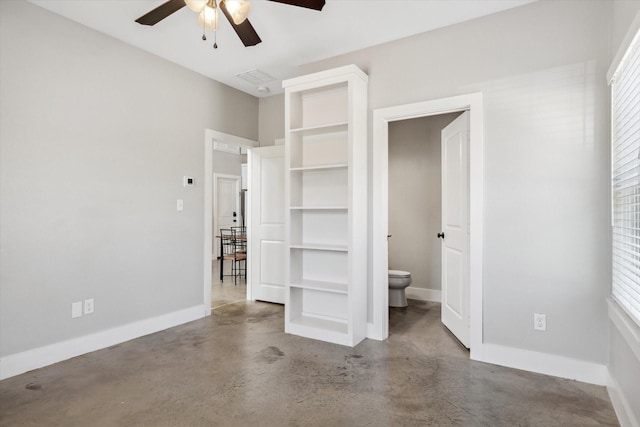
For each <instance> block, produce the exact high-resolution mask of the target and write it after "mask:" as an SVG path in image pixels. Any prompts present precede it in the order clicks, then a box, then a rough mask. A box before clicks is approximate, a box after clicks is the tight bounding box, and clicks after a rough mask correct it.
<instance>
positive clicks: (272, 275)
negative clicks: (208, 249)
mask: <svg viewBox="0 0 640 427" xmlns="http://www.w3.org/2000/svg"><path fill="white" fill-rule="evenodd" d="M248 169H249V180H248V189H247V192H248V197H249V209H248V212H249V218H250V219H249V224H248V238H249V245H248V246H249V248H248V249H249V254H248V256H249V263H250V265H249V286H250V289H251V299H254V300H260V301H267V302H274V303H278V304H284V290H285V284H284V281H285V274H284V273H285V254H286V246H285V201H284V196H285V188H284V177H285V175H284V174H285V169H284V146H282V145H279V146H274V147H263V148H253V149H251V150H249V154H248Z"/></svg>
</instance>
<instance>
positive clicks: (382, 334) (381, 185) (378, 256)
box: [367, 92, 484, 360]
mask: <svg viewBox="0 0 640 427" xmlns="http://www.w3.org/2000/svg"><path fill="white" fill-rule="evenodd" d="M465 110H469V113H470V114H469V115H470V117H469V131H470V140H469V287H470V289H469V291H470V292H469V294H470V298H469V311H470V319H469V320H470V326H469V329H470V330H469V335H470V337H469V338H470V339H469V345H470V351H471V353H470V356H471V359H473V360H482V342H483V321H482V292H483V280H482V257H483V252H482V249H483V188H484V187H483V146H484V113H483V100H482V93H481V92H476V93H470V94H465V95H458V96H452V97H448V98H440V99H434V100H429V101H423V102H416V103H412V104H405V105H397V106H393V107H386V108H379V109H376V110H374V111H373V150H372V169H371V182H372V189H371V191H372V209H371V251H372V253H371V264H370V265H371V269H370V274H371V276H370V277H371V281H370V288H369V289H371V290H372V297H371V306H372V313H371V319H370V323H369V325H368V333H367V336H368V337H369V338H372V339H377V340H384V339H386V338H387V337H388V336H389V293H388V269H389V258H388V246H387V234H388V230H389V224H388V216H389V211H388V209H389V194H388V191H389V182H388V181H389V123H390V122H395V121H398V120H406V119H414V118H419V117H427V116H435V115H439V114H446V113H454V112H457V111H465Z"/></svg>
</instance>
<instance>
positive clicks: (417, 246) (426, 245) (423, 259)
mask: <svg viewBox="0 0 640 427" xmlns="http://www.w3.org/2000/svg"><path fill="white" fill-rule="evenodd" d="M459 114H460V113H451V114H443V115H438V116H432V117H421V118H417V119H411V120H402V121H397V122H392V123H390V124H389V234H391V235H392V237H391V238H390V239H389V268H390V269H395V270H406V271H410V272H411V277H412V279H413V282H412V284H411V288H412V289H411V290H408V291H407V293H408V295H409V296H410V297H416V298H427V299H435V300H439V291H440V289H441V253H440V250H441V245H442V244H441V240H440V239H438V238H437V237H436V235H437V234H438V233H439V232H440V231H441V191H440V190H441V177H440V169H441V165H440V132H441V131H442V129H443V128H445V127H446V126H447V125H448V124H449V123H451V122H452V121H453V120H454V119H455V118H456V117H457V116H458V115H459ZM413 288H415V289H429V290H433V291H438V292H429V293H424V292H420V291H415V290H413Z"/></svg>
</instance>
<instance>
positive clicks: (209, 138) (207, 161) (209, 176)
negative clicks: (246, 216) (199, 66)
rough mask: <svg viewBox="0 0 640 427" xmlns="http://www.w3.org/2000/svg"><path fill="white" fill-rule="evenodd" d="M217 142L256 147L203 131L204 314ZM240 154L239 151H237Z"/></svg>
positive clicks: (208, 303)
mask: <svg viewBox="0 0 640 427" xmlns="http://www.w3.org/2000/svg"><path fill="white" fill-rule="evenodd" d="M216 141H217V142H223V143H231V144H235V145H236V146H238V147H244V148H245V149H247V148H250V147H257V146H259V145H260V144H259V143H258V142H257V141H253V140H250V139H246V138H242V137H239V136H235V135H231V134H227V133H223V132H218V131H216V130H212V129H205V131H204V179H203V181H204V246H203V261H204V263H203V292H202V302H203V305H204V315H205V316H211V262H212V261H213V260H212V259H211V254H212V253H213V244H214V241H213V188H214V185H213V183H214V181H213V153H214V148H213V147H214V144H215V143H216ZM238 154H240V151H239V152H238Z"/></svg>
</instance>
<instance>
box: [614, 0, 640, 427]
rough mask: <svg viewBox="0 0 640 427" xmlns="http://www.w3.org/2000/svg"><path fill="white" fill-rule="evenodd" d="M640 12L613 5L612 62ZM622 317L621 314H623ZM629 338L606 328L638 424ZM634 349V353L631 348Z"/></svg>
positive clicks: (633, 341)
mask: <svg viewBox="0 0 640 427" xmlns="http://www.w3.org/2000/svg"><path fill="white" fill-rule="evenodd" d="M639 12H640V2H638V1H635V0H634V1H619V0H617V1H615V2H614V4H613V19H612V23H613V25H612V28H611V59H613V57H614V56H615V54H616V53H617V51H618V49H619V47H620V44H621V43H622V41H623V39H624V37H625V35H626V33H627V31H628V29H629V26H630V24H631V22H632V21H633V19H634V17H635V16H636V14H637V13H639ZM623 316H624V314H623ZM628 324H629V325H631V329H632V331H630V332H631V334H629V333H627V334H626V336H627V337H628V340H629V341H628V340H627V339H625V334H624V333H623V332H624V331H622V330H620V329H618V327H617V326H616V324H615V323H613V322H611V323H610V325H609V373H610V375H611V377H612V378H613V379H614V380H615V382H616V383H617V386H618V387H619V389H618V390H617V392H618V393H620V394H622V395H623V396H625V398H626V400H627V403H628V405H629V406H628V407H627V408H626V409H627V410H628V411H629V412H630V414H629V416H631V417H634V418H635V420H636V422H640V359H639V356H638V355H640V353H639V352H638V350H639V349H640V341H638V339H639V337H640V327H638V325H635V324H634V323H633V321H632V320H629V322H628ZM632 345H633V346H634V347H635V350H636V351H635V352H634V351H633V349H632V348H631V346H632Z"/></svg>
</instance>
